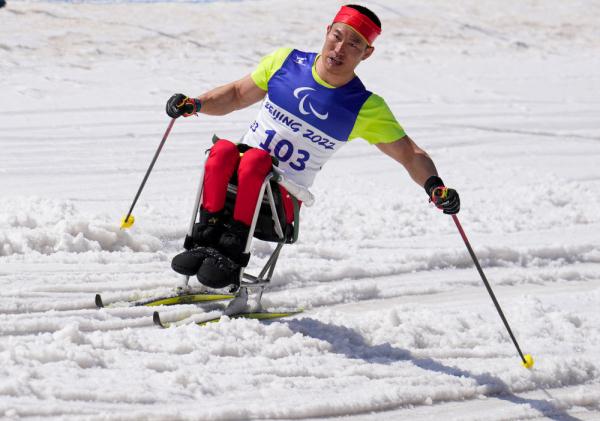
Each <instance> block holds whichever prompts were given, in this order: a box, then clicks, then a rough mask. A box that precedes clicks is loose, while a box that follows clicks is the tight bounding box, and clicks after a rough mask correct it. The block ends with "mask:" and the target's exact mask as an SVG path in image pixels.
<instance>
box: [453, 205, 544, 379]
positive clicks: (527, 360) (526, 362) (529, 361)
mask: <svg viewBox="0 0 600 421" xmlns="http://www.w3.org/2000/svg"><path fill="white" fill-rule="evenodd" d="M452 219H453V220H454V223H455V224H456V228H458V232H459V233H460V236H461V237H462V239H463V241H464V242H465V245H466V246H467V250H469V254H470V255H471V258H472V259H473V263H475V267H476V268H477V271H478V272H479V275H480V276H481V279H482V280H483V283H484V284H485V287H486V288H487V290H488V292H489V294H490V297H492V301H493V302H494V306H496V310H498V314H499V315H500V318H501V319H502V321H503V322H504V327H506V330H507V331H508V334H509V335H510V338H511V339H512V341H513V343H514V344H515V347H516V348H517V351H518V353H519V356H520V357H521V360H522V361H523V362H522V364H523V366H524V367H525V368H532V367H533V357H532V356H531V355H530V354H525V355H523V352H521V348H520V347H519V344H518V343H517V340H516V339H515V335H513V333H512V330H511V329H510V326H509V325H508V321H507V320H506V317H504V313H502V309H501V308H500V304H498V300H497V299H496V296H495V295H494V291H492V287H491V286H490V283H489V282H488V280H487V278H486V277H485V274H484V273H483V269H481V265H480V264H479V261H478V260H477V256H475V252H474V251H473V248H471V244H470V243H469V240H467V236H466V234H465V231H464V230H463V228H462V225H461V224H460V222H459V220H458V217H457V216H456V215H452Z"/></svg>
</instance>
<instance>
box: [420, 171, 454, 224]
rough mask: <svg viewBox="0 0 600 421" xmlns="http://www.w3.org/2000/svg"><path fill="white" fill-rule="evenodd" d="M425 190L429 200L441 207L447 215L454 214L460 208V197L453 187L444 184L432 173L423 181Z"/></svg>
mask: <svg viewBox="0 0 600 421" xmlns="http://www.w3.org/2000/svg"><path fill="white" fill-rule="evenodd" d="M425 191H426V192H427V196H429V201H431V202H433V204H434V205H435V206H436V207H437V208H438V209H442V210H443V211H444V213H445V214H447V215H454V214H456V213H458V211H459V210H460V197H459V196H458V192H457V191H456V190H454V189H449V188H448V187H446V186H444V182H443V181H442V179H441V178H439V177H438V176H437V175H432V176H431V177H429V178H428V179H427V181H426V182H425Z"/></svg>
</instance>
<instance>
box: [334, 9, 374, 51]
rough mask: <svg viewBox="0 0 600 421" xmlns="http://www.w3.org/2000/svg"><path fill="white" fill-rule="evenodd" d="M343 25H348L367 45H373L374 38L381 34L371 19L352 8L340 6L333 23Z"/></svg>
mask: <svg viewBox="0 0 600 421" xmlns="http://www.w3.org/2000/svg"><path fill="white" fill-rule="evenodd" d="M337 22H340V23H345V24H346V25H350V26H351V27H352V29H354V30H355V31H356V32H358V33H359V34H360V35H362V36H363V37H364V38H365V40H367V43H368V44H369V45H371V44H373V41H375V38H377V37H378V36H379V35H380V34H381V28H380V27H378V26H377V25H376V24H375V23H374V22H373V21H372V20H371V19H369V18H368V17H366V16H365V15H363V14H362V13H360V12H359V11H358V10H356V9H353V8H352V7H348V6H342V8H341V9H340V11H339V12H338V14H337V15H335V18H334V19H333V23H337Z"/></svg>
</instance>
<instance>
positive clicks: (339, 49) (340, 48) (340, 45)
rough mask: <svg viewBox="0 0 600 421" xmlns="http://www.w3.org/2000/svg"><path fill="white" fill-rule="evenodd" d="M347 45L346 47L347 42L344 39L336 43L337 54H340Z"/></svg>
mask: <svg viewBox="0 0 600 421" xmlns="http://www.w3.org/2000/svg"><path fill="white" fill-rule="evenodd" d="M345 47H346V43H345V42H344V41H340V42H338V43H336V44H335V49H334V51H335V52H336V54H339V53H341V52H342V51H343V50H344V49H345Z"/></svg>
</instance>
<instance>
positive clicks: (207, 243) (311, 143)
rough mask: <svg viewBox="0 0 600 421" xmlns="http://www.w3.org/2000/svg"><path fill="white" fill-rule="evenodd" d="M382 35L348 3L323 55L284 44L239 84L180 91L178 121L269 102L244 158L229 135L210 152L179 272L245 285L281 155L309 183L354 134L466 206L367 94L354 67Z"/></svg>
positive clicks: (175, 109)
mask: <svg viewBox="0 0 600 421" xmlns="http://www.w3.org/2000/svg"><path fill="white" fill-rule="evenodd" d="M380 34H381V22H380V20H379V18H378V17H377V16H376V15H375V14H374V13H373V12H372V11H370V10H369V9H367V8H366V7H363V6H358V5H346V6H342V8H341V9H340V10H339V12H338V13H337V15H336V16H335V18H334V19H333V22H332V23H331V24H330V25H328V26H327V31H326V34H325V42H324V44H323V48H322V49H321V52H320V54H317V53H307V52H303V51H299V50H295V49H291V48H281V49H278V50H276V51H275V52H273V53H272V54H270V55H268V56H266V57H264V58H263V59H262V61H261V62H260V64H259V65H258V67H257V68H256V69H255V70H254V72H252V73H251V74H250V75H247V76H245V77H244V78H242V79H240V80H237V81H235V82H232V83H229V84H227V85H224V86H221V87H218V88H216V89H213V90H211V91H208V92H206V93H204V94H202V95H200V96H198V97H197V98H189V97H187V96H185V95H183V94H175V95H173V96H172V97H171V98H170V99H169V100H168V102H167V107H166V108H167V114H168V115H169V116H170V117H172V118H177V117H180V116H184V117H189V116H191V115H195V114H197V113H204V114H209V115H225V114H228V113H231V112H232V111H235V110H239V109H242V108H245V107H248V106H250V105H252V104H255V103H256V102H258V101H261V100H262V105H261V107H260V111H259V113H258V116H257V118H256V120H255V121H253V122H252V123H251V124H250V127H249V129H248V131H247V132H246V134H245V135H244V137H243V138H242V140H241V142H240V143H241V144H242V145H244V146H243V147H242V148H243V150H244V151H245V152H244V153H243V154H242V155H241V157H240V150H239V145H236V144H234V143H232V142H230V141H228V140H223V139H222V140H219V141H218V142H216V143H215V145H214V146H213V147H212V149H211V150H210V153H209V156H208V159H207V161H206V165H205V175H204V192H203V200H202V203H201V207H200V224H199V226H198V228H197V230H196V232H195V235H194V240H195V242H196V245H197V246H199V247H198V248H194V249H192V250H188V251H186V252H183V253H181V254H179V255H177V256H175V258H174V259H173V262H172V267H173V269H174V270H176V271H177V272H180V273H183V274H185V275H189V276H191V275H194V274H195V275H197V277H198V280H199V281H200V282H201V283H203V284H204V285H207V286H209V287H213V288H222V287H225V286H227V285H230V284H232V283H234V284H235V283H237V282H238V279H239V270H240V268H241V267H245V266H246V265H247V263H248V259H249V255H247V254H244V253H243V251H244V248H245V244H246V241H247V238H248V233H249V228H250V225H251V222H252V216H253V214H254V209H255V206H256V203H257V200H258V195H259V191H260V187H261V184H262V182H263V181H264V178H265V176H266V175H267V174H268V173H269V172H270V171H271V170H272V168H273V158H275V159H276V161H277V169H278V172H280V173H283V175H284V177H285V178H286V179H287V180H289V181H290V182H291V183H293V184H295V185H298V186H300V187H303V188H308V187H310V186H311V185H312V183H313V180H314V178H315V176H316V174H317V173H318V172H319V170H320V169H321V167H322V166H323V165H324V164H325V162H327V160H329V158H331V156H332V155H333V154H334V153H335V152H336V151H337V150H339V149H340V148H341V147H342V146H344V145H345V144H346V143H347V142H348V141H350V140H352V139H355V138H362V139H365V140H366V141H367V142H369V143H371V144H373V145H375V146H376V147H377V148H379V149H380V150H381V151H382V152H383V153H385V154H386V155H388V156H390V157H391V158H393V159H394V160H396V161H398V162H399V163H400V164H402V165H403V166H404V167H405V168H406V170H407V171H408V173H409V174H410V176H411V177H412V179H413V180H414V181H415V182H416V183H417V184H419V185H420V186H422V187H423V188H424V189H425V191H426V193H427V195H428V197H429V198H430V200H432V201H433V202H434V203H435V204H436V206H437V207H439V208H441V209H443V211H444V213H446V214H455V213H457V212H458V211H459V209H460V199H459V196H458V193H457V192H456V191H455V190H454V189H449V188H446V187H445V186H444V183H443V181H442V179H441V178H440V177H439V176H438V173H437V170H436V168H435V165H434V163H433V161H432V160H431V158H430V157H429V156H428V155H427V153H426V152H425V151H424V150H423V149H421V148H420V147H419V146H417V145H416V144H415V142H414V141H413V140H412V139H411V138H410V137H408V135H406V133H405V132H404V130H403V128H402V127H401V125H400V124H399V123H398V122H397V120H396V118H395V117H394V115H393V114H392V112H391V111H390V109H389V107H388V106H387V105H386V103H385V101H384V100H383V99H382V98H381V97H380V96H378V95H376V94H374V93H372V92H370V91H368V90H367V89H366V88H365V87H364V85H363V84H362V82H361V81H360V79H359V78H358V76H356V75H355V73H354V70H355V69H356V67H357V66H358V65H359V64H360V63H361V62H362V61H363V60H366V59H368V58H369V57H370V56H371V55H372V54H373V52H374V51H375V47H374V46H373V42H374V41H375V39H376V38H377V37H378V36H379V35H380ZM234 173H236V174H237V180H238V192H237V196H236V202H235V207H234V212H233V218H232V220H229V221H228V220H226V218H225V215H224V212H223V210H224V206H225V197H226V192H227V184H228V182H229V180H230V179H231V178H232V176H233V175H234ZM282 198H283V202H284V207H285V210H286V218H287V220H288V222H290V221H291V219H293V211H292V209H293V208H292V204H291V199H290V197H289V194H288V193H287V192H286V191H285V190H284V189H282ZM207 250H209V251H210V252H208V251H207ZM215 250H216V251H215Z"/></svg>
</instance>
